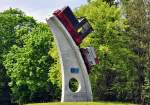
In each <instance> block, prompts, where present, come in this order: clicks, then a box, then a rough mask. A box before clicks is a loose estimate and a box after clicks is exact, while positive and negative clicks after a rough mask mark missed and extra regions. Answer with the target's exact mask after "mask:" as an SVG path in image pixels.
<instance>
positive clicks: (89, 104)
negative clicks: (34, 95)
mask: <svg viewBox="0 0 150 105" xmlns="http://www.w3.org/2000/svg"><path fill="white" fill-rule="evenodd" d="M26 105H136V104H129V103H117V102H116V103H112V102H64V103H60V102H59V103H34V104H26Z"/></svg>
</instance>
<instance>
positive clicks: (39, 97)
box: [4, 23, 53, 104]
mask: <svg viewBox="0 0 150 105" xmlns="http://www.w3.org/2000/svg"><path fill="white" fill-rule="evenodd" d="M27 28H28V26H27V27H22V28H20V29H18V30H16V32H17V35H18V36H21V35H22V34H23V35H24V37H23V38H22V42H23V45H21V46H20V45H13V46H12V47H11V50H10V51H9V53H8V54H7V55H6V56H5V58H6V60H5V62H4V64H5V67H6V68H7V73H8V75H9V76H10V78H11V82H9V86H10V87H11V90H12V100H13V101H14V102H17V103H19V104H22V103H26V102H40V101H50V95H49V92H50V82H49V81H48V72H49V67H50V65H51V64H52V63H53V59H52V57H50V56H49V54H48V51H49V50H50V48H51V47H52V45H51V42H52V41H53V39H52V38H51V34H50V31H49V28H48V26H47V25H45V24H42V23H40V24H37V25H36V26H35V28H33V29H32V30H31V31H30V32H29V33H27V32H26V29H27Z"/></svg>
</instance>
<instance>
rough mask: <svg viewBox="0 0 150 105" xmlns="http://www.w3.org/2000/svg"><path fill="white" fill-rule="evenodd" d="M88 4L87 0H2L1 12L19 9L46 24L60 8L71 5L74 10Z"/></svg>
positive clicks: (0, 2) (0, 3) (0, 1)
mask: <svg viewBox="0 0 150 105" xmlns="http://www.w3.org/2000/svg"><path fill="white" fill-rule="evenodd" d="M86 3H87V0H0V12H1V11H3V10H5V9H7V8H10V7H12V8H19V9H21V10H23V11H24V12H25V13H26V14H27V15H29V16H33V17H34V18H35V19H36V20H38V21H42V22H44V21H45V19H46V17H48V16H49V15H51V13H52V12H53V11H54V10H56V9H58V8H62V7H63V6H66V5H69V6H70V7H71V8H72V9H73V8H75V7H79V6H80V5H82V4H86Z"/></svg>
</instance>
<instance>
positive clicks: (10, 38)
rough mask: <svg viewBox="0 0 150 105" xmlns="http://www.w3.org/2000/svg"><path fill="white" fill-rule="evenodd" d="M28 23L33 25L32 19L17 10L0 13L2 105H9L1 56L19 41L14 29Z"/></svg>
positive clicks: (0, 95) (7, 78)
mask: <svg viewBox="0 0 150 105" xmlns="http://www.w3.org/2000/svg"><path fill="white" fill-rule="evenodd" d="M30 22H32V23H33V24H34V23H35V21H34V20H33V18H31V17H27V16H25V14H24V13H23V12H22V11H20V10H17V9H11V8H10V9H8V10H6V11H4V12H1V13H0V49H1V50H0V103H1V104H2V105H3V104H4V105H7V104H8V105H10V89H9V87H8V82H9V80H10V78H9V77H8V75H7V74H6V72H7V69H6V68H5V66H4V64H3V61H4V57H3V56H4V55H6V54H7V53H8V52H9V50H10V48H11V46H12V45H14V44H17V43H16V41H17V40H19V37H16V34H15V30H16V27H18V26H19V27H22V26H24V25H26V24H30ZM30 27H33V25H32V24H30Z"/></svg>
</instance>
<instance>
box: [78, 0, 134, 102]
mask: <svg viewBox="0 0 150 105" xmlns="http://www.w3.org/2000/svg"><path fill="white" fill-rule="evenodd" d="M77 16H85V17H86V18H87V19H88V20H89V21H90V23H91V24H92V26H93V28H94V30H95V31H94V33H93V34H91V35H89V37H88V38H87V39H86V40H85V41H84V42H83V46H94V47H95V48H96V51H97V54H98V57H99V58H100V62H101V63H100V64H99V65H98V66H96V67H94V68H93V72H92V74H91V75H90V76H91V82H92V88H93V92H94V97H95V98H94V99H95V100H109V101H117V100H118V101H131V100H133V99H134V96H132V91H133V90H134V88H133V86H132V79H133V78H132V75H134V71H133V68H134V67H133V62H132V61H131V60H130V59H132V58H133V57H134V55H133V53H132V51H130V50H129V46H128V43H129V41H130V37H128V35H127V33H126V29H127V27H128V26H127V25H125V23H126V20H124V19H121V14H120V10H119V9H118V8H116V7H114V6H111V7H110V6H109V5H108V4H106V3H105V2H102V0H97V1H93V2H91V3H90V4H88V5H85V6H81V7H80V8H79V9H78V10H77Z"/></svg>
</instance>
